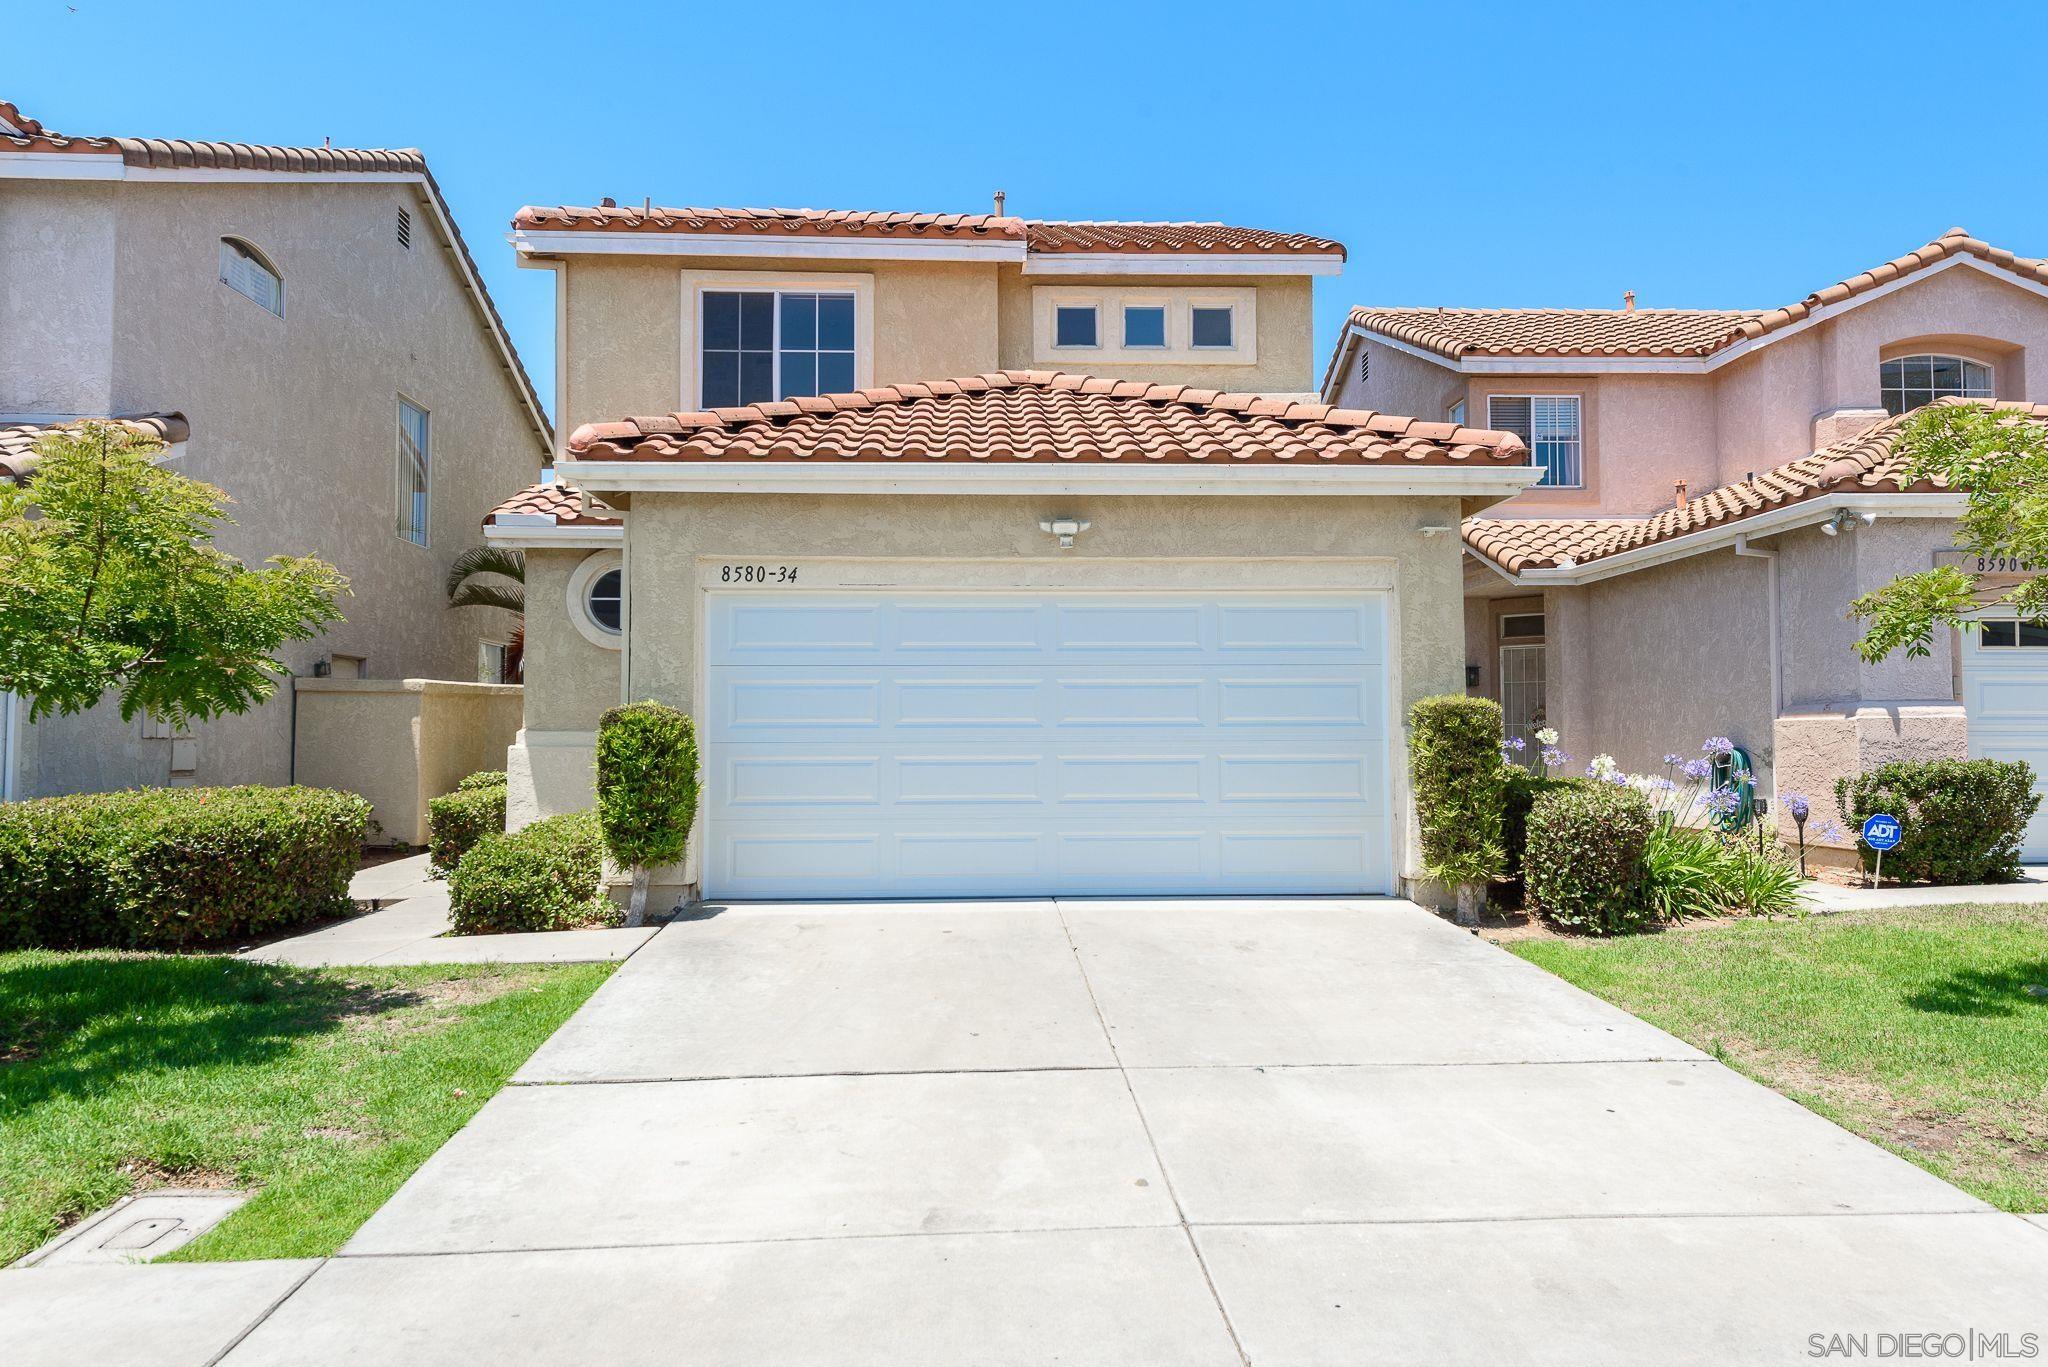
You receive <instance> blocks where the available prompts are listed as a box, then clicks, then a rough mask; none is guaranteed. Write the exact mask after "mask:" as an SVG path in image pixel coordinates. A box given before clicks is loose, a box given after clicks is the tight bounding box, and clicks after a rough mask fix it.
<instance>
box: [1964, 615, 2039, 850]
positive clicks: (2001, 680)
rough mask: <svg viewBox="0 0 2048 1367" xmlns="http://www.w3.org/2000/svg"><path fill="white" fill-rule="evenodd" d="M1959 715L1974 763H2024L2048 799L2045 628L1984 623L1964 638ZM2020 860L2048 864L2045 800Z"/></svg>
mask: <svg viewBox="0 0 2048 1367" xmlns="http://www.w3.org/2000/svg"><path fill="white" fill-rule="evenodd" d="M1963 710H1964V711H1965V712H1967V713H1968V714H1969V717H1970V754H1971V756H1972V757H1973V758H1976V757H1982V758H1985V759H2023V760H2025V761H2026V762H2027V763H2029V764H2031V765H2033V766H2034V786H2035V790H2036V791H2038V792H2041V793H2043V794H2044V796H2048V626H2030V625H2022V624H2020V623H2016V622H2010V621H2006V622H1986V623H1985V624H1984V625H1983V626H1982V627H1981V628H1980V629H1978V630H1976V631H1966V632H1964V633H1963ZM2020 857H2021V858H2022V859H2024V860H2026V861H2027V862H2028V863H2030V864H2040V863H2048V800H2044V801H2043V802H2042V804H2041V810H2038V811H2036V812H2035V813H2034V821H2033V824H2032V825H2030V826H2029V827H2028V828H2027V838H2026V844H2025V846H2024V848H2023V850H2022V851H2021V855H2020Z"/></svg>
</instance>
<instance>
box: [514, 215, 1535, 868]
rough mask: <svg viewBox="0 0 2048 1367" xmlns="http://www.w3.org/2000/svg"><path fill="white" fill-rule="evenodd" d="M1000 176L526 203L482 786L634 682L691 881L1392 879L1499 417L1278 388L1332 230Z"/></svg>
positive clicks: (1526, 469) (575, 749)
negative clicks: (529, 270)
mask: <svg viewBox="0 0 2048 1367" xmlns="http://www.w3.org/2000/svg"><path fill="white" fill-rule="evenodd" d="M1002 208H1003V206H1002V205H1001V203H1000V201H999V202H998V205H997V212H996V213H993V214H908V213H842V212H828V211H810V210H730V209H669V208H656V207H653V206H652V205H647V204H643V205H641V206H638V207H630V208H620V207H618V206H616V205H613V204H609V203H607V204H605V205H602V206H599V207H596V208H545V209H540V208H536V209H527V210H524V211H522V212H521V213H520V214H519V215H518V217H517V219H516V220H515V221H514V224H513V232H512V241H513V244H514V247H515V249H516V250H517V252H518V254H519V258H520V262H521V264H522V265H527V266H532V267H536V268H540V269H547V270H552V271H554V272H556V276H557V283H558V293H557V328H558V335H559V336H560V338H561V345H560V347H559V355H560V361H559V364H560V371H559V374H558V379H557V386H558V387H557V393H558V394H559V395H560V396H561V410H560V411H561V412H562V413H563V414H564V415H565V416H564V421H563V428H564V430H565V431H567V432H569V436H568V438H567V439H566V441H565V443H564V445H563V447H562V449H561V450H560V451H559V452H558V453H557V454H558V460H557V469H558V470H559V471H561V474H562V479H563V480H564V481H572V482H573V484H571V483H558V484H543V485H539V486H535V487H534V488H531V489H528V490H526V491H525V492H524V493H521V494H519V495H518V496H517V497H515V498H512V499H511V500H509V501H508V502H507V503H506V504H504V505H503V506H502V507H500V508H499V509H498V510H497V512H495V513H494V514H493V515H492V516H491V518H490V519H489V524H490V525H489V526H487V528H486V532H487V534H488V536H489V538H490V539H491V540H492V541H493V542H494V543H497V544H503V545H512V546H518V547H522V548H523V549H524V550H525V551H526V555H527V636H526V693H525V709H526V710H525V729H524V730H523V731H522V732H521V735H520V739H519V742H518V744H516V745H515V746H514V747H513V749H512V753H511V756H510V764H509V767H510V770H511V774H512V809H511V819H512V821H513V822H514V823H515V824H518V823H522V822H524V821H527V820H531V819H533V818H534V817H536V816H540V815H545V814H551V813H554V812H558V811H564V810H572V809H576V808H581V807H586V806H588V805H589V804H590V801H591V793H590V786H591V752H592V741H593V734H594V730H595V727H596V725H597V722H598V718H599V714H600V713H601V712H602V711H603V710H604V709H605V708H606V707H608V706H611V705H612V704H614V703H616V702H618V701H620V700H621V699H641V698H654V699H658V700H660V701H663V702H667V703H670V704H673V705H675V706H678V707H681V708H684V709H686V710H688V711H690V712H692V713H693V714H694V715H695V717H696V720H697V725H698V728H699V734H700V744H701V747H702V752H703V756H704V771H703V772H704V782H705V791H704V798H703V802H702V805H701V808H700V818H699V821H700V826H699V830H698V833H697V838H696V840H695V841H693V850H694V854H693V860H694V863H695V868H694V869H693V870H691V871H689V873H688V874H687V875H686V876H687V878H688V880H689V881H698V882H700V883H701V886H702V887H703V889H704V891H705V893H706V894H707V895H710V896H752V897H805V896H830V897H846V896H938V895H1003V894H1012V895H1018V894H1045V893H1052V892H1104V893H1145V892H1172V891H1185V890H1201V891H1212V892H1231V891H1236V892H1268V891H1272V892H1278V891H1313V892H1388V891H1393V890H1394V888H1395V886H1396V882H1397V879H1398V878H1399V877H1400V876H1401V875H1403V874H1406V873H1410V872H1412V871H1413V868H1414V849H1413V841H1412V839H1411V838H1410V831H1409V825H1410V823H1409V821H1408V819H1407V814H1408V803H1407V796H1406V788H1405V765H1404V764H1403V763H1402V762H1401V755H1400V739H1399V738H1400V736H1401V734H1402V732H1401V729H1400V718H1401V716H1402V715H1403V712H1404V710H1405V708H1406V706H1407V705H1408V703H1409V702H1410V701H1412V700H1413V699H1415V698H1417V697H1421V696H1424V695H1427V694H1432V693H1441V692H1444V691H1446V690H1447V689H1454V688H1457V687H1459V686H1460V685H1461V681H1462V677H1463V676H1462V669H1463V655H1462V637H1461V622H1462V611H1463V609H1462V598H1463V567H1462V553H1461V551H1460V548H1459V543H1458V538H1457V534H1456V529H1457V525H1458V521H1459V519H1460V517H1461V516H1463V515H1464V514H1466V513H1469V512H1472V511H1475V510H1477V509H1478V508H1481V507H1484V506H1486V505H1487V504H1490V503H1493V502H1496V501H1498V500H1499V499H1500V498H1502V497H1505V496H1507V495H1509V494H1512V493H1514V492H1516V491H1517V490H1519V489H1521V488H1522V487H1524V486H1525V485H1526V484H1527V483H1528V482H1529V481H1530V480H1531V479H1533V478H1534V477H1535V473H1534V471H1533V469H1532V467H1531V466H1530V465H1529V463H1528V453H1527V450H1526V449H1525V447H1524V445H1523V443H1522V442H1521V441H1520V440H1518V439H1517V438H1514V437H1512V436H1503V435H1501V434H1498V433H1487V432H1477V431H1472V430H1469V429H1468V428H1466V427H1464V426H1462V425H1460V424H1459V423H1456V422H1452V421H1443V420H1437V421H1427V422H1417V421H1414V420H1412V419H1409V418H1400V417H1389V416H1385V415H1382V414H1378V413H1370V412H1357V411H1349V410H1344V409H1338V408H1332V407H1331V406H1329V405H1326V404H1321V403H1316V402H1310V401H1306V399H1307V395H1306V394H1305V393H1304V391H1307V390H1308V389H1309V388H1310V387H1311V385H1312V384H1313V373H1312V365H1313V359H1312V353H1311V340H1310V304H1311V296H1312V290H1313V285H1314V281H1315V278H1316V277H1318V276H1321V275H1328V274H1334V273H1335V272H1336V271H1337V270H1338V269H1339V267H1340V265H1341V263H1342V261H1343V248H1342V247H1341V246H1340V245H1339V244H1337V243H1335V242H1331V241H1326V240H1323V239H1320V238H1316V237H1311V236H1305V235H1302V234H1298V233H1284V232H1271V231H1263V230H1257V229H1245V228H1231V227H1224V226H1221V225H1218V224H1210V223H1055V222H1040V221H1035V220H1027V219H1022V218H1017V217H1014V216H1011V215H1008V214H1006V213H1004V212H1002ZM636 415H647V416H636ZM1436 416H1437V418H1438V419H1442V417H1443V415H1442V414H1441V413H1439V414H1438V415H1436Z"/></svg>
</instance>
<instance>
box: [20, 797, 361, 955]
mask: <svg viewBox="0 0 2048 1367" xmlns="http://www.w3.org/2000/svg"><path fill="white" fill-rule="evenodd" d="M369 824H370V804H369V803H367V802H365V801H364V800H363V799H362V798H360V797H357V796H356V795H355V794H353V793H338V792H331V791H329V790H327V789H323V788H144V789H136V790H131V791H128V792H119V793H89V794H82V795H80V796H76V797H53V798H42V799H38V800H36V801H33V802H11V803H7V804H4V805H0V948H31V947H42V948H50V949H78V948H92V947H108V946H111V947H115V948H134V949H174V948H180V947H183V946H188V945H200V944H210V943H215V942H219V941H222V940H232V939H239V938H243V937H246V936H250V935H255V934H260V933H263V932H267V931H272V930H277V929H281V928H283V927H287V926H294V925H301V924H304V923H305V922H308V921H314V920H318V919H320V918H322V917H326V916H334V915H339V914H342V913H345V912H347V911H349V910H350V909H351V908H352V907H353V905H354V904H353V903H352V902H351V901H350V900H349V895H348V884H349V879H350V878H351V877H353V876H354V874H355V871H356V867H357V865H358V864H359V863H360V862H361V857H362V846H363V840H364V837H365V836H366V834H367V833H368V830H369Z"/></svg>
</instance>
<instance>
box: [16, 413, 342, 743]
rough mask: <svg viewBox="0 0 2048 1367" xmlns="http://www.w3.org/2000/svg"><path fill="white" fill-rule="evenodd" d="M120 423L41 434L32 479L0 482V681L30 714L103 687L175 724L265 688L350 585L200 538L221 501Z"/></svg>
mask: <svg viewBox="0 0 2048 1367" xmlns="http://www.w3.org/2000/svg"><path fill="white" fill-rule="evenodd" d="M162 450H163V443H162V442H161V441H160V440H158V439H157V438H155V437H154V436H149V435H145V434H142V433H139V432H136V431H135V430H134V429H132V428H129V427H127V426H125V425H123V424H119V423H104V422H84V423H78V424H76V425H73V426H68V427H63V428H57V429H53V430H52V431H50V432H48V433H46V434H45V435H44V436H43V438H42V440H41V441H40V442H39V443H38V444H37V446H36V452H37V455H38V457H39V459H38V461H37V464H36V466H35V470H34V482H33V485H32V486H29V487H23V486H19V485H15V484H10V483H5V482H0V689H5V690H7V691H9V692H11V693H15V694H17V695H19V696H21V697H24V698H27V699H29V700H30V701H29V716H30V717H32V718H41V717H45V716H49V715H51V714H52V713H73V712H80V711H83V710H85V709H86V708H89V707H91V706H92V705H93V704H95V703H97V702H98V701H99V700H100V699H101V698H103V697H105V696H106V695H107V694H108V693H115V694H118V695H119V697H120V699H121V716H122V717H123V718H124V719H128V718H133V717H134V716H135V715H136V714H137V713H147V714H148V715H150V716H152V717H155V718H157V719H158V720H160V721H165V722H169V723H171V724H173V725H176V726H183V725H185V724H187V723H189V722H192V721H205V720H210V719H212V718H214V717H218V716H222V715H224V714H227V713H236V712H246V711H248V710H249V709H250V708H251V707H254V706H255V705H256V704H258V703H260V702H262V701H263V700H264V699H266V698H268V697H270V696H271V694H273V693H275V692H276V691H277V680H278V678H279V677H281V676H282V675H284V674H285V673H286V668H285V666H284V665H283V664H281V663H279V662H278V660H277V659H276V658H275V656H276V652H277V650H278V648H279V647H280V646H282V645H283V644H284V643H285V642H287V641H297V640H304V639H306V638H307V637H311V636H315V635H317V634H319V632H320V630H321V629H322V628H323V627H325V626H326V625H327V624H328V623H330V622H336V621H339V620H341V612H340V610H339V609H338V608H337V607H336V601H337V600H338V599H339V598H340V597H341V596H342V595H343V594H345V593H347V592H348V581H347V580H346V579H344V578H342V576H341V574H340V573H339V572H338V571H336V570H335V568H334V567H333V566H332V565H329V564H327V563H326V562H324V561H321V560H316V559H313V558H312V557H310V556H306V557H298V556H275V557H272V559H271V560H270V561H268V562H267V565H266V567H265V568H262V569H251V568H249V567H248V566H247V565H244V564H243V563H242V562H241V561H240V560H237V559H236V558H235V557H234V556H231V555H229V554H227V553H226V552H224V551H221V550H219V549H217V548H216V547H215V546H214V544H213V537H214V534H215V532H216V530H217V529H218V528H219V526H220V525H221V524H222V523H227V524H229V525H233V524H232V520H231V519H230V518H229V517H228V516H227V513H226V507H227V504H228V496H227V495H226V494H225V493H223V492H222V491H221V490H219V489H216V488H214V487H213V486H212V485H210V484H203V483H201V482H200V481H198V480H196V479H192V478H189V477H188V476H185V475H181V474H179V473H178V472H177V471H175V470H172V469H169V468H168V467H166V466H164V465H162V464H160V463H159V461H158V455H159V453H160V452H161V451H162Z"/></svg>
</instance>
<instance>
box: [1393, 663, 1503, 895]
mask: <svg viewBox="0 0 2048 1367" xmlns="http://www.w3.org/2000/svg"><path fill="white" fill-rule="evenodd" d="M1500 738H1501V713H1500V704H1499V703H1496V702H1493V701H1492V700H1490V699H1487V698H1468V697H1466V696H1464V695H1463V694H1455V693H1454V694H1445V695H1443V696H1440V697H1434V698H1424V699H1423V700H1422V701H1420V702H1418V703H1416V704H1415V705H1414V706H1413V707H1411V708H1409V709H1408V773H1409V777H1410V780H1411V782H1412V783H1413V785H1414V789H1415V815H1416V821H1417V824H1418V825H1419V826H1420V828H1421V834H1422V870H1423V872H1424V873H1426V874H1428V875H1429V877H1431V878H1433V879H1435V880H1436V881H1438V882H1440V883H1447V884H1451V885H1453V886H1456V885H1459V884H1469V883H1486V882H1490V881H1491V880H1493V879H1495V878H1497V877H1499V876H1500V872H1501V866H1502V861H1503V856H1502V852H1501V810H1502V806H1503V802H1504V798H1505V793H1506V788H1507V782H1508V776H1507V772H1506V769H1507V766H1506V764H1505V763H1504V762H1503V761H1502V760H1501V755H1500ZM1460 909H1461V910H1463V907H1462V905H1461V908H1460Z"/></svg>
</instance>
